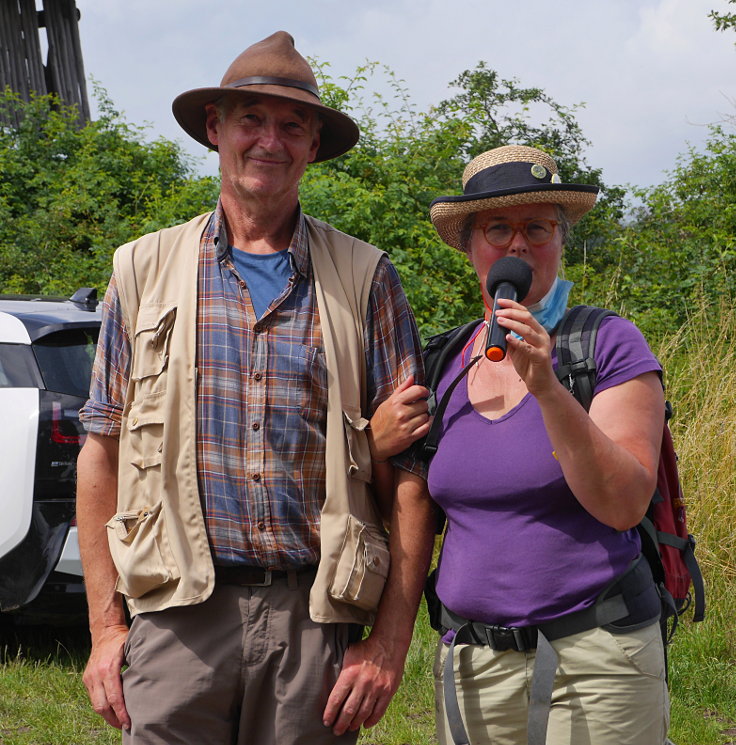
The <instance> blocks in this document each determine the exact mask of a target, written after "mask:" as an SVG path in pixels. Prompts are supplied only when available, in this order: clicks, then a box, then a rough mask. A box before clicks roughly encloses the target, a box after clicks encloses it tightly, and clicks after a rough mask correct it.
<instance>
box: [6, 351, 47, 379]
mask: <svg viewBox="0 0 736 745" xmlns="http://www.w3.org/2000/svg"><path fill="white" fill-rule="evenodd" d="M41 385H43V381H42V380H41V377H40V375H39V374H38V364H37V363H36V360H35V358H34V356H33V352H32V351H31V348H30V346H28V345H27V344H0V388H38V387H39V386H41Z"/></svg>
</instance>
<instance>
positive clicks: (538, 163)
mask: <svg viewBox="0 0 736 745" xmlns="http://www.w3.org/2000/svg"><path fill="white" fill-rule="evenodd" d="M597 196H598V187H597V186H593V185H589V184H563V183H562V180H561V179H560V176H559V174H558V172H557V163H555V161H554V160H553V158H552V157H551V156H550V155H548V154H547V153H545V152H543V151H542V150H538V149H537V148H535V147H527V146H525V145H504V146H502V147H497V148H494V149H493V150H487V151H486V152H485V153H481V154H480V155H479V156H477V157H476V158H473V160H471V161H470V163H468V165H467V166H465V171H464V173H463V193H462V194H459V195H456V196H449V197H438V198H437V199H435V200H434V201H433V202H432V204H431V205H430V209H429V214H430V219H431V220H432V223H433V224H434V227H435V228H436V230H437V232H438V233H439V236H440V238H442V240H443V241H444V242H445V243H447V244H448V245H449V246H452V247H453V248H459V249H460V250H463V249H464V246H463V245H462V232H463V225H464V224H465V221H466V219H467V217H468V215H472V214H474V213H475V212H481V211H483V210H490V209H496V208H498V207H513V206H516V205H522V204H559V205H560V207H562V209H563V210H564V211H565V214H566V215H567V218H568V220H570V222H571V223H572V224H575V223H576V222H577V221H578V220H579V219H580V218H581V217H582V216H583V215H584V214H585V213H586V212H587V211H588V210H590V209H592V207H593V206H594V205H595V200H596V198H597Z"/></svg>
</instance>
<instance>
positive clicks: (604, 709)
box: [434, 623, 669, 745]
mask: <svg viewBox="0 0 736 745" xmlns="http://www.w3.org/2000/svg"><path fill="white" fill-rule="evenodd" d="M552 646H553V647H554V648H555V651H556V652H557V654H558V656H559V661H560V662H559V667H558V669H557V675H556V678H555V686H554V691H553V694H552V703H551V709H550V715H549V724H548V729H547V745H662V743H664V742H665V739H666V736H667V728H668V726H669V698H668V695H667V684H666V681H665V665H664V652H663V649H662V637H661V635H660V631H659V624H658V623H654V624H652V625H651V626H647V627H646V628H644V629H640V630H638V631H634V632H631V633H628V634H612V633H610V632H608V631H605V630H604V629H600V628H598V629H593V630H591V631H584V632H581V633H579V634H574V635H572V636H568V637H565V638H563V639H558V640H556V641H553V642H552ZM446 657H447V645H445V644H444V643H442V642H441V641H440V643H439V645H438V648H437V654H436V658H435V665H434V678H435V708H436V715H437V732H438V738H439V742H440V745H452V736H451V735H450V730H449V727H448V724H447V719H446V717H445V708H444V699H443V687H442V672H443V670H444V665H445V659H446ZM533 668H534V651H533V650H532V651H530V652H516V651H506V652H496V651H494V650H493V649H491V648H490V647H487V646H480V645H467V644H458V645H457V646H456V647H455V688H456V690H457V696H458V702H459V704H460V711H461V712H462V716H463V722H464V723H465V728H466V730H467V732H468V736H469V738H470V743H471V745H524V743H526V741H527V706H528V703H529V688H530V682H531V677H532V672H533Z"/></svg>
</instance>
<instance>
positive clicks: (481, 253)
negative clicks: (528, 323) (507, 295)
mask: <svg viewBox="0 0 736 745" xmlns="http://www.w3.org/2000/svg"><path fill="white" fill-rule="evenodd" d="M536 220H542V221H544V220H551V221H552V222H553V223H556V222H557V207H556V206H555V205H553V204H526V205H519V206H516V207H501V208H499V209H492V210H485V211H484V212H478V213H476V215H475V222H474V226H473V231H472V233H471V235H470V242H469V245H468V258H469V259H470V261H471V263H472V264H473V267H474V268H475V272H476V274H477V275H478V279H479V280H480V284H481V287H482V289H483V296H484V298H485V301H486V303H487V304H488V306H489V307H492V306H493V298H492V297H489V296H488V292H487V290H486V276H487V275H488V271H489V269H490V268H491V267H492V266H493V264H495V263H496V262H497V261H498V260H499V259H500V258H502V257H503V256H517V257H518V258H520V259H522V260H523V261H525V262H526V263H527V264H529V266H530V267H531V270H532V285H531V288H530V289H529V293H528V294H527V296H526V298H524V301H523V303H524V305H527V306H528V305H533V304H534V303H536V302H539V301H540V300H541V299H542V298H543V297H544V296H545V295H546V294H547V292H548V291H549V289H550V288H551V287H552V283H553V282H554V280H555V277H556V276H557V272H558V270H559V268H560V259H561V258H562V238H561V237H560V230H559V227H557V226H554V227H553V229H552V232H551V234H550V236H549V239H548V240H544V242H543V243H539V240H540V238H541V239H545V238H546V234H545V233H544V232H543V231H540V227H542V226H544V224H545V223H540V224H539V225H537V224H536V223H535V222H534V221H536ZM519 224H525V225H527V226H529V228H530V233H532V234H533V235H535V236H537V237H536V239H535V240H534V242H535V243H537V244H538V245H532V243H530V241H529V239H528V238H527V237H526V235H525V234H524V232H523V231H521V230H517V231H516V232H515V233H514V235H513V238H512V239H511V243H509V245H508V246H506V247H504V248H499V247H497V246H494V245H491V243H489V240H488V239H487V238H486V234H489V235H491V236H493V235H495V234H501V235H503V233H504V230H506V228H505V227H504V226H505V225H511V226H512V227H516V226H518V225H519Z"/></svg>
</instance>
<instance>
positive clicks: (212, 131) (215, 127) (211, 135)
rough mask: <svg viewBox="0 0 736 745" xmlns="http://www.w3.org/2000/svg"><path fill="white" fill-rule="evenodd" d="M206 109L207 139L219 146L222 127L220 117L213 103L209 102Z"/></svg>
mask: <svg viewBox="0 0 736 745" xmlns="http://www.w3.org/2000/svg"><path fill="white" fill-rule="evenodd" d="M204 111H205V116H206V119H205V122H206V126H207V139H208V140H209V141H210V142H211V143H212V144H213V145H214V146H215V147H217V145H218V144H219V143H218V140H219V136H218V131H219V127H220V117H219V116H218V114H217V109H216V108H215V105H214V104H213V103H208V104H207V105H206V106H205V107H204Z"/></svg>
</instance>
